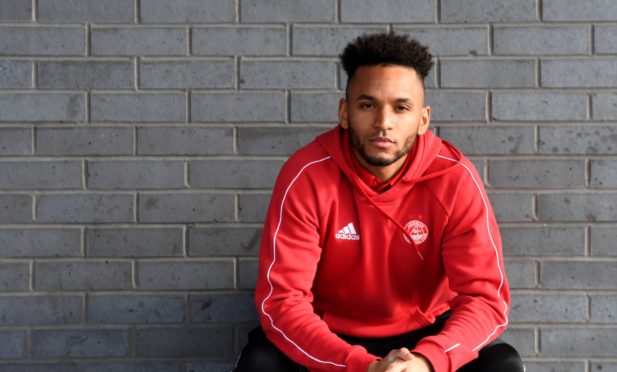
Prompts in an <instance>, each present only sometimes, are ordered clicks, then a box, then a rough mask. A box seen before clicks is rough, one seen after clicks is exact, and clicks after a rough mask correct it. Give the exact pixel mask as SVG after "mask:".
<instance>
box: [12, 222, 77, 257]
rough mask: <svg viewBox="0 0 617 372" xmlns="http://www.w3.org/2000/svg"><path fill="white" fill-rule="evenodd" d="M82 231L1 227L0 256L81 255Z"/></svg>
mask: <svg viewBox="0 0 617 372" xmlns="http://www.w3.org/2000/svg"><path fill="white" fill-rule="evenodd" d="M79 256H81V231H80V230H79V229H70V228H3V229H0V257H2V258H26V257H36V258H39V257H79Z"/></svg>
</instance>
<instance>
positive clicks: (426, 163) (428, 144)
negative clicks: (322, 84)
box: [317, 125, 462, 258]
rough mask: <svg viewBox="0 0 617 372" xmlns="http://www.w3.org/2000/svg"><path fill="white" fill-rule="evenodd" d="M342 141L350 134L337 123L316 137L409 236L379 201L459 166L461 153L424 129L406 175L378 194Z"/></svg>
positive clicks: (357, 186)
mask: <svg viewBox="0 0 617 372" xmlns="http://www.w3.org/2000/svg"><path fill="white" fill-rule="evenodd" d="M343 141H349V137H348V132H347V130H345V129H343V128H342V127H341V126H340V125H338V126H337V127H336V128H334V129H332V130H330V131H328V132H325V133H323V134H321V135H319V136H318V137H317V142H318V143H319V144H320V145H321V146H322V148H323V149H324V150H325V151H326V152H327V153H328V154H329V155H330V156H331V157H332V160H333V161H334V163H335V164H336V165H337V166H338V167H339V168H340V170H341V172H342V173H343V174H345V176H346V177H347V178H348V179H349V181H350V182H351V184H352V185H353V186H354V188H355V189H356V190H357V191H358V192H359V193H360V194H361V195H362V196H364V197H365V198H366V199H367V200H368V202H369V203H371V204H372V205H373V206H374V207H375V208H376V209H377V210H379V212H380V213H381V214H383V215H384V216H385V217H386V218H388V219H389V220H391V221H392V222H394V224H395V225H396V226H398V227H399V228H400V229H401V230H402V231H403V232H404V233H405V234H407V235H409V234H410V232H408V231H407V230H406V229H405V227H404V226H403V224H402V223H401V222H400V221H397V220H396V219H395V218H394V217H392V216H391V215H390V214H388V213H387V212H386V211H385V210H384V209H383V208H382V207H380V206H379V204H381V203H388V202H391V201H393V200H396V199H397V196H398V194H399V193H401V192H409V191H410V190H411V189H412V188H413V186H414V185H416V184H417V183H418V182H422V181H426V180H429V179H433V178H436V177H440V176H442V175H444V174H446V173H449V172H451V171H453V170H454V169H455V168H456V167H457V166H458V165H459V162H460V161H461V158H462V155H461V153H460V152H459V151H458V150H457V149H456V148H455V147H454V146H452V145H451V144H450V143H448V142H446V141H443V140H442V139H441V138H439V137H437V136H436V135H434V134H433V133H432V132H431V131H427V132H426V133H425V134H423V135H419V136H418V137H417V138H416V142H415V144H414V146H416V148H415V149H414V151H413V152H410V155H409V156H412V155H411V154H413V158H412V159H411V163H410V164H409V166H408V167H407V169H404V170H401V171H402V172H405V174H403V175H402V176H401V178H400V179H399V180H398V182H396V183H395V184H394V185H393V186H392V188H391V189H390V190H388V191H386V192H384V193H381V194H379V193H377V192H375V191H374V190H372V189H371V188H370V187H369V186H368V185H366V184H365V183H364V181H362V179H361V178H360V176H359V175H358V174H357V173H356V171H355V169H354V167H353V164H352V163H351V162H350V159H349V157H348V156H355V155H354V154H346V153H345V150H344V149H345V146H344V144H343ZM438 157H445V158H447V159H449V160H451V161H448V162H441V161H435V160H436V159H438ZM411 241H413V239H411ZM414 246H415V244H414ZM416 252H417V253H418V256H420V258H422V255H421V254H420V251H419V250H418V248H417V247H416Z"/></svg>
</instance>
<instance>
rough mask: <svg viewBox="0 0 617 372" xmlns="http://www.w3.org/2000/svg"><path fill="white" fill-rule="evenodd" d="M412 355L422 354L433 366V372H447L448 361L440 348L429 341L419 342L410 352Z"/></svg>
mask: <svg viewBox="0 0 617 372" xmlns="http://www.w3.org/2000/svg"><path fill="white" fill-rule="evenodd" d="M411 352H412V353H418V354H422V355H423V356H424V357H425V358H426V359H428V361H429V362H430V363H431V365H432V366H433V371H434V372H448V371H449V370H450V359H449V358H448V355H446V353H445V351H444V350H443V348H442V347H441V346H439V345H438V344H435V343H433V342H430V341H421V342H419V343H418V344H417V345H416V347H415V348H414V349H413V350H411Z"/></svg>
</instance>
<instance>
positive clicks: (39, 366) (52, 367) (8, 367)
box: [0, 362, 81, 372]
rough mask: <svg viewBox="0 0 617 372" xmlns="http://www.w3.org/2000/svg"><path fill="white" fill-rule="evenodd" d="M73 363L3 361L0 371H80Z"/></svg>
mask: <svg viewBox="0 0 617 372" xmlns="http://www.w3.org/2000/svg"><path fill="white" fill-rule="evenodd" d="M77 368H78V367H77V364H75V363H72V364H70V363H66V364H65V363H58V362H55V363H50V364H47V363H36V364H35V363H19V364H17V363H3V364H0V372H81V371H80V370H78V369H77Z"/></svg>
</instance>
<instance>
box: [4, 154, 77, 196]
mask: <svg viewBox="0 0 617 372" xmlns="http://www.w3.org/2000/svg"><path fill="white" fill-rule="evenodd" d="M0 174H5V175H7V176H6V177H3V178H0V189H2V190H19V189H21V190H52V189H78V188H81V162H80V161H24V162H22V161H20V162H15V161H11V162H7V161H3V162H0Z"/></svg>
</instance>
